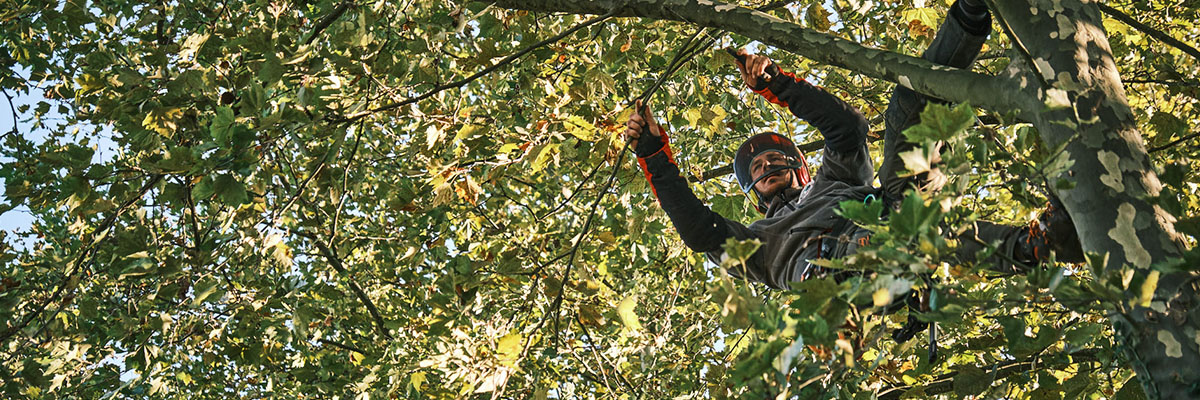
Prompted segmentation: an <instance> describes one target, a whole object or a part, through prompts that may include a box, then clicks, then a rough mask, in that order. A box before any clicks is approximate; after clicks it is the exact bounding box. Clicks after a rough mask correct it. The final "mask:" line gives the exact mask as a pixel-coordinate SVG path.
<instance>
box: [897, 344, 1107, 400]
mask: <svg viewBox="0 0 1200 400" xmlns="http://www.w3.org/2000/svg"><path fill="white" fill-rule="evenodd" d="M1096 353H1099V349H1084V350H1080V351H1077V352H1075V353H1071V354H1067V355H1068V356H1070V357H1071V362H1070V363H1068V364H1074V363H1081V362H1095V361H1098V360H1099V359H1098V358H1097V357H1096ZM1040 358H1044V357H1041V356H1038V355H1034V356H1032V357H1030V358H1028V359H1025V360H1009V361H1005V362H1002V363H998V364H994V365H992V366H990V367H987V368H981V369H983V370H985V371H993V370H994V371H995V372H994V373H993V377H994V378H993V381H996V380H1000V379H1004V378H1007V377H1009V376H1012V375H1014V374H1018V373H1022V372H1026V371H1030V370H1033V369H1035V368H1036V367H1037V365H1038V364H1039V363H1038V359H1040ZM955 375H958V371H954V372H949V373H946V374H942V375H941V376H938V377H937V378H936V379H934V380H933V382H930V383H928V384H925V385H923V386H892V387H889V388H885V389H883V390H881V391H880V392H879V396H878V398H879V399H880V400H894V399H899V398H901V396H903V395H904V394H905V393H908V392H910V391H912V390H914V389H918V390H920V391H921V392H920V393H923V395H924V396H932V395H937V394H942V393H947V392H950V391H953V390H954V376H955Z"/></svg>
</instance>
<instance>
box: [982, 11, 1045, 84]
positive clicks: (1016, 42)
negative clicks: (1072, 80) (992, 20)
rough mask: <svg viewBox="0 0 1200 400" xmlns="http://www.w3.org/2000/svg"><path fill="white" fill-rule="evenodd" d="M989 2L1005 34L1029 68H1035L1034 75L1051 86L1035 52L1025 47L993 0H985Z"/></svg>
mask: <svg viewBox="0 0 1200 400" xmlns="http://www.w3.org/2000/svg"><path fill="white" fill-rule="evenodd" d="M984 1H986V2H987V5H988V8H990V9H992V15H993V16H995V17H996V22H998V23H1000V29H1003V30H1004V35H1005V36H1008V40H1009V41H1012V44H1013V48H1014V49H1016V50H1017V52H1018V53H1020V54H1021V57H1023V58H1024V59H1025V62H1027V63H1029V68H1031V69H1033V75H1034V76H1036V77H1037V79H1038V82H1039V83H1041V84H1042V88H1049V87H1050V82H1047V81H1046V76H1045V75H1044V74H1042V70H1041V68H1040V67H1038V64H1037V63H1036V62H1034V61H1033V54H1031V53H1030V52H1029V48H1028V47H1025V43H1024V42H1022V41H1021V38H1020V37H1018V36H1017V33H1016V32H1013V29H1012V26H1011V25H1009V24H1008V20H1007V19H1005V18H1004V16H1003V15H1001V14H1000V11H999V9H998V8H997V7H996V4H995V3H994V2H993V1H992V0H984Z"/></svg>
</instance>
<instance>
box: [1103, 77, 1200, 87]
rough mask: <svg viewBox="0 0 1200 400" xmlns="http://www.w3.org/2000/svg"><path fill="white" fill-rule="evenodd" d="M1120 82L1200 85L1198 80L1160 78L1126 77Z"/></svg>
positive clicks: (1178, 85)
mask: <svg viewBox="0 0 1200 400" xmlns="http://www.w3.org/2000/svg"><path fill="white" fill-rule="evenodd" d="M1122 82H1123V83H1152V84H1156V85H1163V86H1175V87H1200V82H1192V81H1168V80H1162V79H1126V80H1123V81H1122Z"/></svg>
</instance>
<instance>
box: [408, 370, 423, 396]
mask: <svg viewBox="0 0 1200 400" xmlns="http://www.w3.org/2000/svg"><path fill="white" fill-rule="evenodd" d="M424 383H425V371H421V372H414V373H413V374H412V375H410V376H409V377H408V384H409V385H411V386H412V389H413V390H416V391H417V393H421V384H424Z"/></svg>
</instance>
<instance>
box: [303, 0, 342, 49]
mask: <svg viewBox="0 0 1200 400" xmlns="http://www.w3.org/2000/svg"><path fill="white" fill-rule="evenodd" d="M350 5H351V2H350V1H343V2H342V3H341V4H338V6H337V8H334V9H333V11H332V12H330V13H329V14H328V15H326V16H325V17H323V18H321V20H320V21H317V24H316V25H313V30H312V35H310V36H309V37H308V40H305V41H304V44H306V45H309V44H312V42H313V41H314V40H317V36H318V35H320V34H321V32H322V31H324V30H325V28H328V27H329V25H332V24H333V21H337V19H338V18H341V17H342V14H345V13H346V10H348V9H350Z"/></svg>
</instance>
